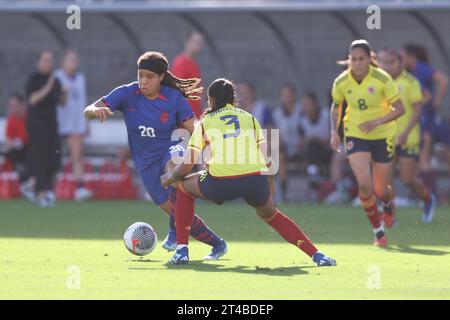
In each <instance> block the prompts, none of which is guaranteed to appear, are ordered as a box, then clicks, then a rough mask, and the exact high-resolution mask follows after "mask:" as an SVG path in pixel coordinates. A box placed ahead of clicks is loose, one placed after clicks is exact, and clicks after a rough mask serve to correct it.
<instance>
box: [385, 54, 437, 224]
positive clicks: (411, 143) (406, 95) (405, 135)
mask: <svg viewBox="0 0 450 320" xmlns="http://www.w3.org/2000/svg"><path fill="white" fill-rule="evenodd" d="M378 62H379V63H380V67H381V68H383V69H384V70H385V71H387V72H388V73H389V74H390V75H391V77H392V79H393V80H394V82H395V84H396V85H397V88H398V90H399V92H400V99H401V101H402V103H403V106H404V107H405V113H404V114H403V115H402V116H400V117H399V118H398V119H397V133H396V159H397V162H398V164H399V166H398V167H399V172H400V179H401V181H402V182H403V183H404V184H405V185H406V186H407V187H408V188H409V189H410V190H411V191H412V192H414V193H415V194H417V195H418V196H419V197H420V198H421V199H422V201H423V204H424V206H423V211H424V212H423V216H422V221H423V222H424V223H429V222H431V220H432V219H433V216H434V208H435V205H436V198H435V196H434V195H432V194H431V193H430V192H429V190H428V189H427V188H426V187H425V185H424V184H423V183H422V181H420V179H418V176H417V174H418V169H419V167H418V161H419V150H420V124H419V118H420V114H421V111H422V106H423V95H422V90H421V87H420V83H419V81H418V80H417V79H416V78H415V77H414V76H413V75H412V74H410V73H409V72H407V71H405V70H403V68H402V63H401V56H400V53H399V52H398V51H396V50H394V49H392V48H385V49H383V50H381V51H380V52H379V54H378Z"/></svg>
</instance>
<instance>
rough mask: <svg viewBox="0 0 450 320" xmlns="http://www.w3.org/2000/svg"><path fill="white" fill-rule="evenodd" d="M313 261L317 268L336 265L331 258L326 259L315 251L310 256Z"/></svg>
mask: <svg viewBox="0 0 450 320" xmlns="http://www.w3.org/2000/svg"><path fill="white" fill-rule="evenodd" d="M312 259H313V261H314V262H315V263H316V264H317V266H318V267H334V266H336V265H337V263H336V260H334V259H333V258H330V257H327V256H326V255H324V254H323V253H322V252H319V251H317V252H316V253H314V255H313V256H312Z"/></svg>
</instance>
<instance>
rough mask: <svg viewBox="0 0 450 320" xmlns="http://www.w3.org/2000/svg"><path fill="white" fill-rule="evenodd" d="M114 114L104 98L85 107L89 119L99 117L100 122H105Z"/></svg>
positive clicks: (85, 113) (85, 114)
mask: <svg viewBox="0 0 450 320" xmlns="http://www.w3.org/2000/svg"><path fill="white" fill-rule="evenodd" d="M113 114H114V112H112V111H111V109H110V108H108V107H107V106H106V105H105V103H104V102H103V101H102V100H98V101H97V102H95V103H93V104H91V105H89V106H87V107H86V109H84V116H85V117H86V118H87V119H99V120H100V122H105V121H106V119H108V117H109V116H112V115H113Z"/></svg>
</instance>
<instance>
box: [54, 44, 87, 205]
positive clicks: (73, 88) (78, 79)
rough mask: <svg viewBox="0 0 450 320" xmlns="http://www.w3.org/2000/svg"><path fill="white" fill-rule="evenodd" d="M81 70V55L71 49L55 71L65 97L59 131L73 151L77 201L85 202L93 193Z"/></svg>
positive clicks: (72, 158)
mask: <svg viewBox="0 0 450 320" xmlns="http://www.w3.org/2000/svg"><path fill="white" fill-rule="evenodd" d="M79 67H80V60H79V56H78V53H77V52H76V51H75V50H73V49H69V50H67V51H66V52H65V54H64V57H63V59H62V61H61V68H60V69H58V70H56V71H55V77H56V78H57V79H58V80H59V82H60V83H61V86H62V90H63V92H64V96H65V99H64V101H63V103H61V104H59V105H58V109H57V110H58V131H59V135H60V136H61V137H62V138H63V139H64V141H65V142H66V144H67V147H68V149H69V155H70V161H71V164H72V172H73V175H74V180H75V181H76V183H77V188H76V190H75V194H74V198H75V200H76V201H83V200H87V199H89V198H90V197H92V192H91V191H90V190H88V189H86V187H85V184H84V181H83V140H84V137H85V135H86V134H87V125H86V119H85V117H84V116H83V110H84V108H85V107H86V104H87V101H86V80H85V77H84V75H83V74H82V73H81V72H80V71H79V70H78V69H79Z"/></svg>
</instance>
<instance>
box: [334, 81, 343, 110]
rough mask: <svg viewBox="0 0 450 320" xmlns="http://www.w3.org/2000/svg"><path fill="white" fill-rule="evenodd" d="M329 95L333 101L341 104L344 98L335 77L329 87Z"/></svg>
mask: <svg viewBox="0 0 450 320" xmlns="http://www.w3.org/2000/svg"><path fill="white" fill-rule="evenodd" d="M331 96H332V97H333V102H334V103H335V104H337V105H339V104H341V103H342V102H343V101H344V99H345V96H344V93H343V92H342V89H341V88H340V86H339V85H338V84H337V79H335V80H334V82H333V88H332V89H331Z"/></svg>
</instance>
